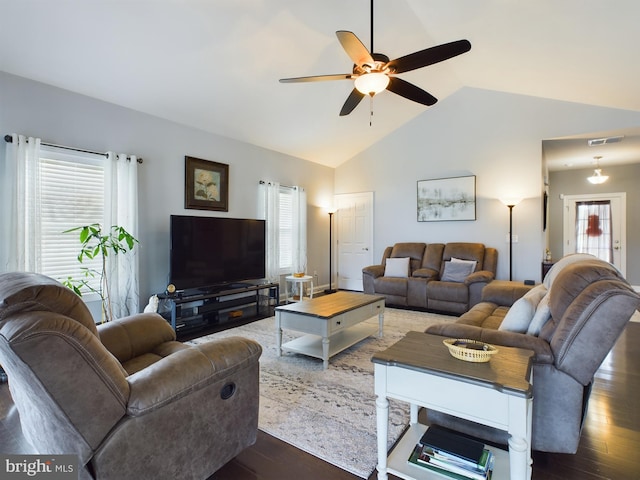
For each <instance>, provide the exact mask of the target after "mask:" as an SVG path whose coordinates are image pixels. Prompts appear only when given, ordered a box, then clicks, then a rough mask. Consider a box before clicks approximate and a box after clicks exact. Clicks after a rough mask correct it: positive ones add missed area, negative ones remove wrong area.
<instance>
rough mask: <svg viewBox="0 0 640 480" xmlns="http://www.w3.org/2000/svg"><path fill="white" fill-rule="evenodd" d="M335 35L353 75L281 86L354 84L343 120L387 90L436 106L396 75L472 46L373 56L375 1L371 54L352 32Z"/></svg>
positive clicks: (464, 42)
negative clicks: (330, 82) (392, 57)
mask: <svg viewBox="0 0 640 480" xmlns="http://www.w3.org/2000/svg"><path fill="white" fill-rule="evenodd" d="M336 35H337V36H338V41H339V42H340V44H341V45H342V48H344V50H345V51H346V52H347V55H349V57H350V58H351V60H353V63H354V65H353V71H352V73H344V74H335V75H316V76H311V77H295V78H282V79H280V82H282V83H298V82H322V81H326V80H354V89H353V90H352V92H351V94H349V96H348V97H347V100H346V102H345V103H344V105H343V106H342V110H340V115H341V116H344V115H349V114H350V113H351V112H352V111H353V109H354V108H356V107H357V106H358V104H359V103H360V101H361V100H362V99H363V98H364V97H365V96H366V95H369V96H370V97H371V98H373V96H374V95H376V94H378V93H380V92H382V91H383V90H385V89H386V90H389V91H390V92H393V93H395V94H396V95H400V96H401V97H404V98H407V99H409V100H412V101H414V102H418V103H421V104H423V105H427V106H431V105H433V104H435V103H436V102H437V101H438V99H437V98H436V97H434V96H433V95H431V94H430V93H428V92H425V91H424V90H422V89H421V88H419V87H416V86H415V85H413V84H412V83H409V82H407V81H406V80H402V79H401V78H398V77H396V76H395V75H396V74H399V73H404V72H409V71H411V70H416V69H418V68H422V67H426V66H428V65H433V64H434V63H439V62H442V61H444V60H448V59H449V58H452V57H455V56H457V55H461V54H463V53H466V52H468V51H469V50H471V43H470V42H469V41H468V40H457V41H455V42H450V43H445V44H442V45H438V46H435V47H430V48H426V49H424V50H420V51H418V52H414V53H411V54H409V55H405V56H403V57H400V58H396V59H395V60H389V57H387V56H386V55H384V54H382V53H373V0H371V52H369V50H367V48H366V47H365V46H364V44H363V43H362V42H361V41H360V39H359V38H358V37H357V36H356V35H355V34H354V33H353V32H349V31H345V30H339V31H337V32H336Z"/></svg>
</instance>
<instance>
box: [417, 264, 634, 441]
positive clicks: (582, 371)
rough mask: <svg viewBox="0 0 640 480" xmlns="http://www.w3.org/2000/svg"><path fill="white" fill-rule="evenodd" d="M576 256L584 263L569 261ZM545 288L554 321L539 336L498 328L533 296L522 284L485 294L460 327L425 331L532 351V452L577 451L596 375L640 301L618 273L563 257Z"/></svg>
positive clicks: (483, 430)
mask: <svg viewBox="0 0 640 480" xmlns="http://www.w3.org/2000/svg"><path fill="white" fill-rule="evenodd" d="M574 256H575V257H578V258H579V257H580V256H579V255H570V256H569V257H574ZM566 260H568V261H566ZM570 262H574V263H570ZM550 277H551V278H550ZM554 277H555V278H554ZM545 286H548V293H547V297H548V298H547V300H548V303H546V305H547V308H548V312H547V315H548V320H547V321H546V323H543V326H542V327H541V330H540V332H539V334H537V335H536V334H535V332H531V333H529V332H526V333H520V332H518V331H513V330H509V329H501V328H500V327H501V323H502V322H503V321H504V319H505V318H506V313H507V312H508V311H509V310H511V308H512V304H514V302H515V301H516V300H517V299H518V298H519V297H520V296H522V295H524V293H525V292H527V289H526V288H523V286H522V285H521V284H520V285H517V284H516V282H504V281H501V282H495V284H494V283H492V284H491V285H489V286H488V287H487V288H485V290H484V292H483V294H482V302H480V303H478V304H477V305H475V306H474V307H473V308H472V309H471V310H470V311H469V312H467V313H465V314H464V315H462V316H461V317H460V318H459V319H458V320H457V321H456V322H446V323H438V324H435V325H431V326H429V327H427V329H426V332H427V333H431V334H435V335H442V336H443V337H448V338H470V339H474V340H480V341H482V342H486V343H489V344H493V345H496V346H497V348H498V350H499V349H500V346H501V345H504V346H507V347H517V348H525V349H528V350H533V352H535V357H534V359H533V362H532V371H533V408H532V410H533V412H532V448H533V449H534V450H540V451H544V452H557V453H575V452H576V450H577V449H578V445H579V442H580V435H581V432H582V426H583V424H584V419H585V416H586V412H587V405H588V403H589V397H590V395H591V386H592V384H593V381H594V376H595V374H596V371H597V370H598V368H599V367H600V364H601V363H602V361H603V360H604V359H605V357H606V356H607V355H608V354H609V351H610V350H611V349H612V348H613V346H614V344H615V342H616V340H617V339H618V337H619V336H620V334H621V333H622V331H623V330H624V328H625V325H626V324H627V322H628V321H629V319H630V317H631V316H632V315H633V314H634V312H635V311H636V309H638V308H640V295H638V293H636V292H635V291H634V290H633V288H632V287H631V286H630V285H629V283H628V282H627V281H626V280H625V279H624V277H623V276H622V275H621V274H620V272H619V271H618V270H617V269H616V268H615V267H613V266H612V265H610V264H609V263H607V262H604V261H602V260H598V259H596V258H595V257H592V258H591V259H584V258H579V259H578V260H576V261H574V260H572V259H570V258H568V257H564V259H562V260H560V261H559V262H557V263H556V265H555V266H554V267H553V268H552V272H549V274H548V275H547V277H546V278H545ZM540 304H545V302H544V301H540ZM543 310H544V308H543ZM518 315H519V316H520V315H522V313H519V314H518ZM629 401H633V400H632V399H631V398H630V399H629ZM428 419H429V420H430V421H432V422H434V423H439V424H442V425H445V426H448V427H451V428H454V429H457V430H460V431H463V432H466V433H469V434H471V435H474V436H476V437H479V438H483V439H486V440H490V441H493V442H498V443H506V442H507V440H508V439H507V436H508V435H506V433H505V432H503V431H501V430H494V429H491V428H489V427H485V426H482V425H479V424H476V423H473V422H470V421H466V420H461V419H458V418H455V417H452V416H449V415H447V414H444V413H440V412H434V411H430V412H429V413H428Z"/></svg>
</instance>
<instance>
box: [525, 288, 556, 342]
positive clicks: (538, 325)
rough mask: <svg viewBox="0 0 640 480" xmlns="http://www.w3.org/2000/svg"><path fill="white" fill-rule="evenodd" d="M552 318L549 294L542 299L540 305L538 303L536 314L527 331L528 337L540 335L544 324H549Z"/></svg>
mask: <svg viewBox="0 0 640 480" xmlns="http://www.w3.org/2000/svg"><path fill="white" fill-rule="evenodd" d="M550 318H551V308H550V307H549V294H548V293H547V294H546V295H545V296H544V297H542V300H540V303H538V308H536V313H535V314H534V315H533V318H532V319H531V323H530V324H529V328H528V329H527V335H535V336H536V337H537V336H538V335H540V330H542V327H544V324H545V323H547V322H548V321H549V319H550Z"/></svg>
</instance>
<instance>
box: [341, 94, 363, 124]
mask: <svg viewBox="0 0 640 480" xmlns="http://www.w3.org/2000/svg"><path fill="white" fill-rule="evenodd" d="M363 98H364V94H362V93H360V92H359V91H358V90H357V89H355V88H354V89H353V90H352V91H351V93H350V94H349V96H348V97H347V101H346V102H344V105H343V106H342V110H340V116H341V117H344V116H345V115H349V114H350V113H351V112H353V109H354V108H356V107H357V106H358V104H359V103H360V100H362V99H363Z"/></svg>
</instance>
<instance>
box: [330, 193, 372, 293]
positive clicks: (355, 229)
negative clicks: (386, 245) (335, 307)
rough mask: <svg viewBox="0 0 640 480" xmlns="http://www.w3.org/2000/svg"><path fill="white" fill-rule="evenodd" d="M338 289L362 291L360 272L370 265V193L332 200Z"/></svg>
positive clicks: (348, 195)
mask: <svg viewBox="0 0 640 480" xmlns="http://www.w3.org/2000/svg"><path fill="white" fill-rule="evenodd" d="M335 204H336V207H337V211H336V217H337V218H336V220H337V221H336V225H337V232H336V238H337V246H338V248H337V251H338V258H337V269H336V271H337V275H338V288H339V289H342V290H354V291H360V292H361V291H362V290H363V287H362V269H363V268H364V267H367V266H369V265H371V264H373V192H364V193H347V194H341V195H336V196H335Z"/></svg>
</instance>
